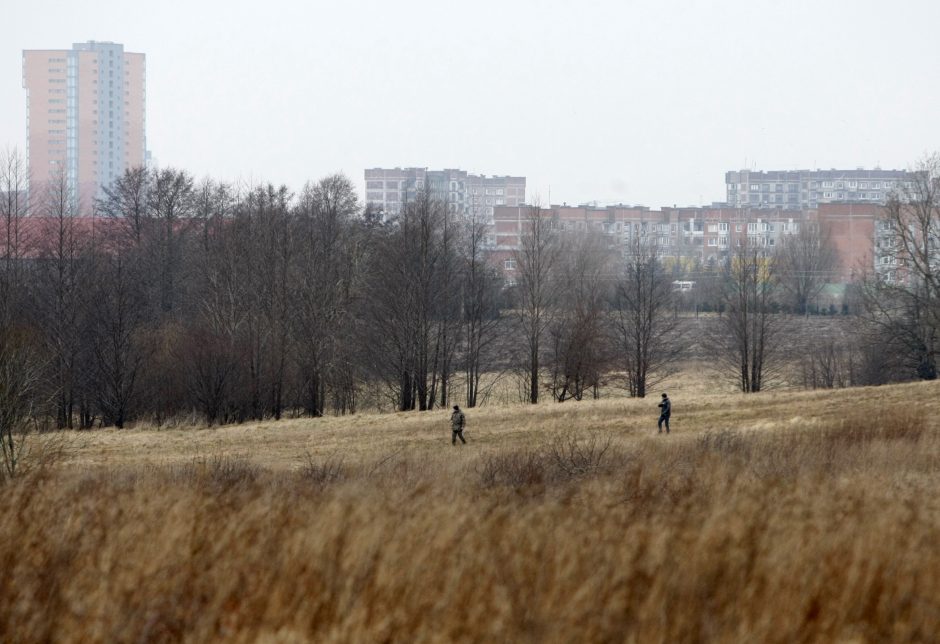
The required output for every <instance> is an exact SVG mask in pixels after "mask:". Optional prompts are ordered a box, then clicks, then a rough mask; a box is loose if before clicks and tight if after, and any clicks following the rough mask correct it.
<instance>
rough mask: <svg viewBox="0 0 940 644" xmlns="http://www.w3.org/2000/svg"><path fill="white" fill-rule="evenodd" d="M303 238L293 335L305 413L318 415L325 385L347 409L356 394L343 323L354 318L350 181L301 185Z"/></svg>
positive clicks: (334, 178)
mask: <svg viewBox="0 0 940 644" xmlns="http://www.w3.org/2000/svg"><path fill="white" fill-rule="evenodd" d="M296 212H297V226H298V229H299V236H300V239H301V240H302V243H301V244H300V249H299V256H298V264H297V271H296V275H295V289H296V297H295V300H296V306H297V314H296V315H295V316H294V320H293V322H294V335H295V336H296V338H297V349H298V350H297V352H296V355H297V361H298V367H299V370H300V375H301V383H302V384H301V387H302V389H303V392H304V395H303V398H304V407H305V409H306V411H307V413H309V414H311V415H314V416H322V415H323V413H324V411H325V406H326V399H327V391H328V390H331V391H332V392H333V396H334V401H335V402H336V403H338V406H339V407H340V408H341V409H343V410H346V409H349V408H350V403H351V401H352V400H353V399H354V395H353V392H352V391H351V390H350V388H351V387H352V386H353V383H352V378H351V376H350V374H349V356H348V342H344V339H347V338H348V334H347V329H348V327H349V326H351V325H353V324H354V323H355V321H354V319H353V316H352V308H351V307H352V298H353V297H354V295H355V290H354V289H355V285H356V282H357V280H358V275H357V260H358V256H357V252H356V249H355V245H354V243H353V237H352V221H353V218H354V217H355V216H356V215H357V214H358V212H359V201H358V197H357V196H356V190H355V187H354V186H353V185H352V182H351V181H350V180H349V179H348V178H347V177H345V176H343V175H338V174H337V175H331V176H329V177H325V178H323V179H321V180H320V181H318V182H317V183H315V184H313V183H308V184H307V185H306V186H304V189H303V191H302V192H301V195H300V201H299V203H298V205H297V209H296Z"/></svg>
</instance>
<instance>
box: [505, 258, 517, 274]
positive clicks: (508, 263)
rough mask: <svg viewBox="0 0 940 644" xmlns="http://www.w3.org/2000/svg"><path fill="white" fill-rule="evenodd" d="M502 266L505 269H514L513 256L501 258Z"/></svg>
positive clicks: (514, 261)
mask: <svg viewBox="0 0 940 644" xmlns="http://www.w3.org/2000/svg"><path fill="white" fill-rule="evenodd" d="M503 268H505V269H506V270H507V271H514V270H516V260H515V258H514V257H510V258H509V259H505V260H503Z"/></svg>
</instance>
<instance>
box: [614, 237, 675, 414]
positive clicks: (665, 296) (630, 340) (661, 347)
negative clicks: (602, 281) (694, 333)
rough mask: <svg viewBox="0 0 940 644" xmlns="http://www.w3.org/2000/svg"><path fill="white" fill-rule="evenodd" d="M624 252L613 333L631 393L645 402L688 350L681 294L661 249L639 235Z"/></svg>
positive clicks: (618, 283)
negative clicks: (679, 310)
mask: <svg viewBox="0 0 940 644" xmlns="http://www.w3.org/2000/svg"><path fill="white" fill-rule="evenodd" d="M625 254H626V255H625V258H624V266H623V273H622V275H621V277H620V279H619V280H618V282H617V300H616V301H617V311H616V316H615V322H614V329H615V333H616V337H617V345H618V346H617V349H618V357H619V359H620V360H619V361H620V363H621V365H622V366H623V369H624V372H625V374H626V384H627V389H628V391H629V392H630V395H631V396H633V397H637V398H643V397H644V396H646V392H647V391H648V390H649V388H651V387H653V386H654V385H656V384H657V383H659V382H662V380H663V379H664V378H666V377H667V376H669V375H670V374H671V373H673V370H674V367H675V364H676V361H677V360H678V359H679V358H680V357H681V356H682V352H683V350H684V348H685V347H684V338H683V337H682V333H681V326H680V321H679V319H678V317H677V316H676V315H675V301H676V297H677V294H676V293H674V292H673V288H672V280H671V278H670V275H669V274H668V273H667V272H666V271H665V270H664V268H663V265H662V263H661V261H660V259H659V257H658V256H657V253H656V246H655V245H653V244H652V243H651V241H650V239H649V238H646V237H641V236H639V235H637V236H635V237H633V238H632V239H631V240H630V242H629V244H628V246H627V249H626V251H625Z"/></svg>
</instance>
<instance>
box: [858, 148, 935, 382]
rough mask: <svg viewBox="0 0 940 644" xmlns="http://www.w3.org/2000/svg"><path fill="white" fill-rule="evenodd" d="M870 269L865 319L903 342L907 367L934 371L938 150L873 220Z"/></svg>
mask: <svg viewBox="0 0 940 644" xmlns="http://www.w3.org/2000/svg"><path fill="white" fill-rule="evenodd" d="M879 233H880V234H879V238H878V239H877V240H876V243H877V250H878V253H879V257H878V258H877V259H876V261H877V264H876V267H875V268H876V271H875V272H874V274H872V275H869V276H868V277H867V278H866V279H865V280H863V283H862V284H861V288H860V293H861V299H862V310H863V316H864V318H865V320H866V321H867V322H868V324H869V325H870V326H873V327H877V328H879V329H881V330H882V332H883V335H886V336H887V337H894V338H895V339H896V340H897V341H898V342H900V343H901V344H902V346H903V347H904V353H905V356H906V359H907V361H908V362H909V363H910V365H911V367H912V372H913V373H914V374H916V376H917V377H918V378H921V379H923V380H934V379H936V377H937V352H938V350H940V154H934V155H932V156H929V157H927V158H925V159H924V160H923V161H921V162H920V164H919V166H918V168H917V171H916V172H914V173H913V179H912V180H911V181H910V183H909V185H905V184H902V185H901V186H899V188H898V189H897V190H896V191H895V192H894V193H893V194H892V195H891V196H890V198H889V199H888V202H887V204H886V205H885V207H884V210H883V217H882V220H881V221H880V222H879Z"/></svg>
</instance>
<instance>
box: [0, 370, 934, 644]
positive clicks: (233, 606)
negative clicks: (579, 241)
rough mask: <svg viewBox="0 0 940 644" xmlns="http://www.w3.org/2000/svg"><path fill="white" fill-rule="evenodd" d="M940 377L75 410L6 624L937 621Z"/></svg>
mask: <svg viewBox="0 0 940 644" xmlns="http://www.w3.org/2000/svg"><path fill="white" fill-rule="evenodd" d="M938 393H940V388H938V387H937V386H936V385H933V384H918V385H905V386H898V387H884V388H878V389H864V390H846V391H836V392H807V393H781V394H770V395H760V396H752V397H743V396H714V397H706V396H700V397H694V398H691V397H690V398H688V399H685V400H683V399H682V398H677V399H676V401H675V407H676V416H675V422H674V424H673V427H674V434H673V435H671V436H669V437H665V436H662V437H659V436H653V435H650V431H651V430H653V431H655V430H654V427H655V422H654V421H655V413H653V414H651V413H650V409H648V408H650V407H652V408H653V410H654V411H655V407H654V405H655V401H645V402H643V401H612V402H600V403H589V404H580V405H571V404H564V405H544V406H538V407H535V408H526V407H505V408H499V407H495V408H490V409H484V410H479V411H473V412H472V413H470V414H469V415H468V418H469V423H470V424H469V428H468V431H467V435H468V440H470V444H469V445H468V446H466V447H451V445H450V443H449V435H448V434H447V431H448V428H447V424H446V414H442V415H427V414H425V415H420V414H405V415H387V416H375V417H360V418H351V419H338V420H337V419H320V420H317V421H313V422H311V421H306V422H301V421H291V422H288V423H282V424H279V425H276V426H272V425H261V426H254V427H236V428H222V429H217V430H211V431H209V430H205V431H198V432H189V433H184V432H180V433H176V432H143V431H140V432H127V433H123V434H121V433H117V432H100V433H92V434H83V435H75V436H72V437H71V441H72V445H71V448H70V450H68V452H67V453H68V456H67V460H65V461H63V462H62V463H60V464H59V466H57V467H48V466H46V467H39V468H35V469H34V470H33V471H32V472H31V473H30V474H29V476H27V477H24V478H22V479H20V480H18V481H15V482H13V483H9V484H7V485H6V486H5V487H4V488H2V492H3V494H2V495H0V571H2V575H0V640H2V641H50V640H53V641H109V642H110V641H179V640H184V641H283V642H293V641H309V640H316V641H354V642H364V641H406V642H412V641H417V642H421V641H513V642H517V641H518V642H527V641H532V642H534V641H560V642H576V641H577V642H580V641H624V640H626V641H643V642H645V641H654V642H673V641H701V640H716V641H739V642H758V641H768V642H790V641H860V642H866V641H867V642H880V641H931V640H933V639H934V638H935V637H936V633H938V632H940V550H938V549H937V547H936V544H938V543H940V500H938V497H937V495H936V490H937V488H938V484H940V433H938V431H937V430H938V428H937V424H936V421H935V418H936V413H935V412H936V409H935V407H936V405H937V403H935V402H934V401H935V400H937V398H938V396H937V394H938ZM641 413H642V415H641ZM187 439H188V440H187Z"/></svg>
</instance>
